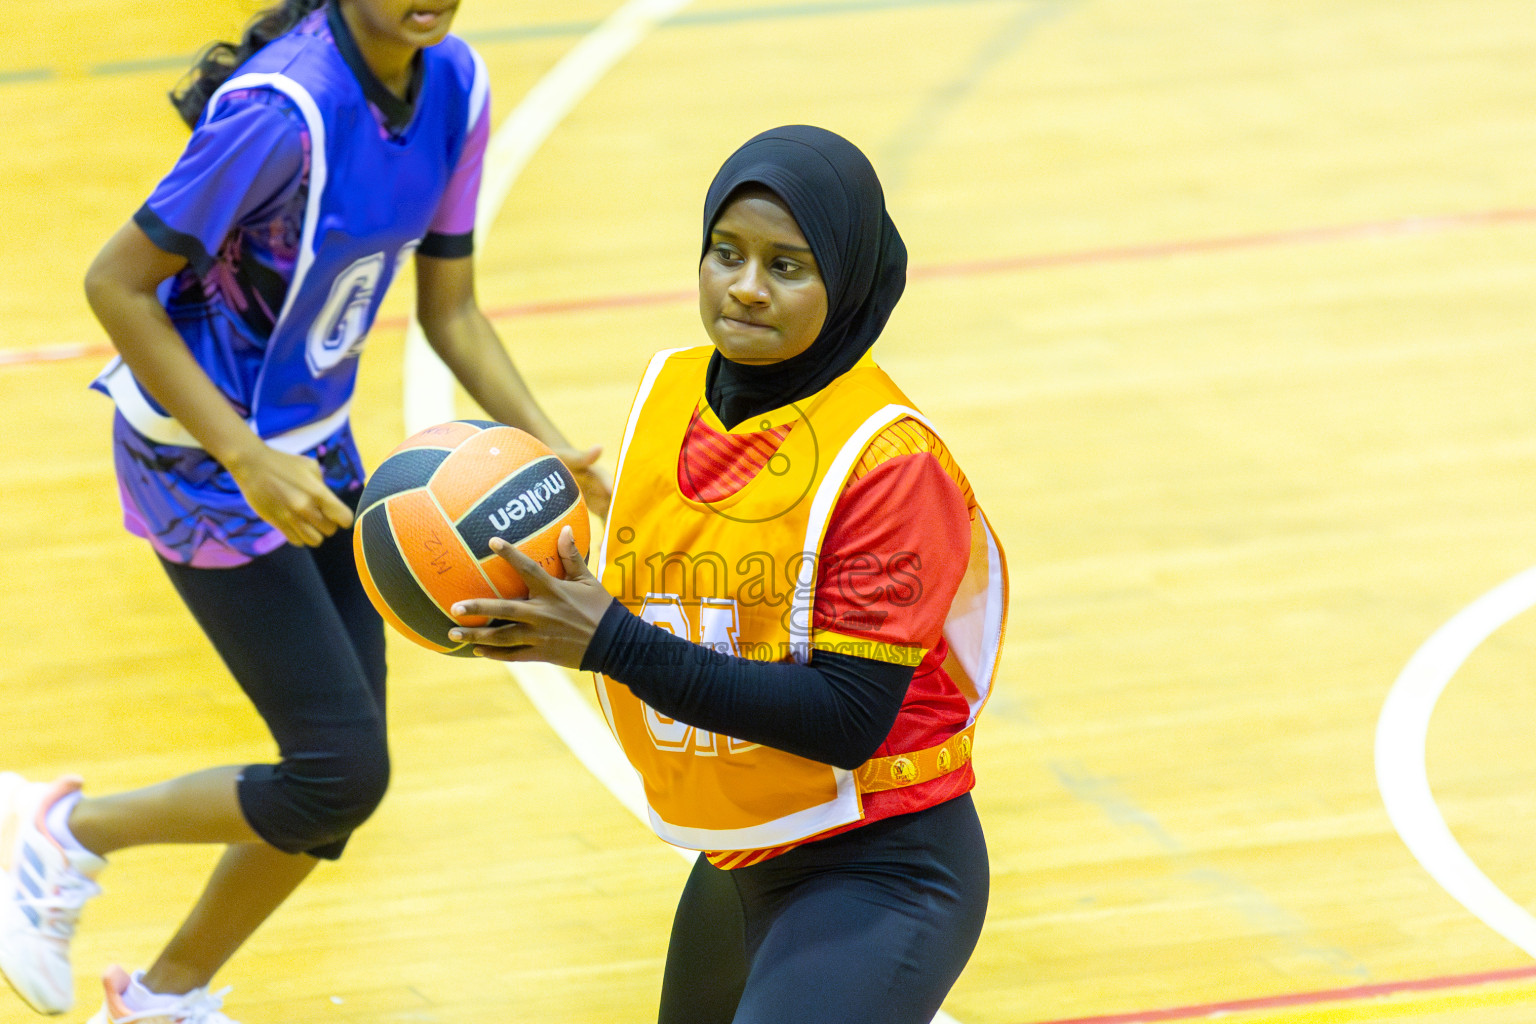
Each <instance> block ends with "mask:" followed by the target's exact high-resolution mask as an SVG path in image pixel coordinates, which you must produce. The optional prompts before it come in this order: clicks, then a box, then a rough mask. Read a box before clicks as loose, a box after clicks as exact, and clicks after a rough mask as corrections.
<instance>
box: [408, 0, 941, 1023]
mask: <svg viewBox="0 0 1536 1024" xmlns="http://www.w3.org/2000/svg"><path fill="white" fill-rule="evenodd" d="M688 2H689V0H629V2H628V3H626V4H625V5H624V6H622V7H620V8H619V9H618V10H617V11H615V12H614V13H613V14H612V15H610V16H609V17H608V19H607V20H606V21H604V22H603V23H602V24H601V25H599V26H598V27H597V28H595V29H593V30H592V31H591V32H590V33H588V34H587V35H586V36H585V37H584V38H583V39H582V40H581V41H580V42H579V43H577V44H576V45H575V46H574V47H572V48H571V50H570V52H568V53H567V54H566V55H565V56H564V57H562V58H561V59H560V61H559V62H558V63H557V64H556V65H555V66H554V67H553V68H551V69H550V70H549V72H548V73H547V74H546V75H545V76H544V77H543V78H541V79H540V80H539V81H538V83H537V84H536V85H534V87H533V88H532V89H530V90H529V91H528V93H527V95H525V96H524V97H523V99H522V101H521V102H519V103H518V105H517V108H516V109H514V110H513V111H512V113H510V114H508V115H507V117H506V119H505V120H504V121H502V123H501V124H500V125H498V126H497V128H496V131H495V133H494V134H493V135H492V136H491V140H490V143H489V144H488V145H487V147H486V153H485V170H484V172H483V177H482V179H481V183H480V200H479V206H478V209H477V211H476V215H475V235H476V237H478V238H482V239H483V238H486V237H487V236H489V234H490V231H491V226H492V224H493V223H494V222H495V220H496V216H497V214H499V213H500V212H501V207H502V205H503V204H504V203H505V202H506V199H507V196H508V194H509V193H510V192H511V191H512V185H513V183H514V182H516V180H517V176H518V175H519V174H521V173H522V170H523V168H524V167H525V166H527V164H528V161H529V160H530V159H531V158H532V157H533V155H534V154H535V153H536V152H537V151H538V149H539V147H540V146H541V145H543V144H544V141H545V140H546V139H547V138H549V135H550V133H551V132H553V131H554V130H555V128H556V127H557V126H558V125H559V124H560V122H561V121H562V120H564V118H565V116H566V114H568V113H570V111H571V110H572V109H573V108H574V107H575V106H576V104H577V103H579V102H580V101H581V100H582V98H583V97H585V96H586V94H587V93H588V92H589V91H591V89H592V87H593V86H594V85H596V84H597V83H598V81H599V80H601V79H602V77H603V75H605V74H607V73H608V71H609V69H611V68H612V67H613V66H614V65H615V64H617V63H618V62H619V61H620V60H621V59H623V57H624V55H625V54H627V53H629V51H630V50H632V49H634V47H635V46H636V45H637V44H638V43H639V42H640V41H641V40H642V39H644V38H645V36H646V35H647V34H649V33H650V32H651V31H652V30H653V29H654V28H655V27H656V26H657V25H658V24H660V23H661V22H662V21H665V20H666V19H667V18H669V17H671V16H672V15H674V14H676V13H677V12H678V11H680V10H682V9H683V8H684V7H686V6H687V5H688ZM403 390H404V393H403V395H402V402H403V406H404V418H405V432H406V435H407V436H409V435H411V434H414V433H415V432H416V431H418V430H423V429H425V428H427V427H430V426H432V425H433V424H436V423H442V422H444V421H446V420H451V419H455V418H456V417H457V412H456V410H455V408H454V380H453V375H452V373H450V372H449V370H448V368H447V367H446V366H444V365H443V363H442V361H441V360H440V359H438V358H437V355H436V353H434V352H433V351H432V349H431V347H430V346H428V345H427V340H426V338H425V337H424V336H423V335H422V333H421V325H420V324H418V323H417V322H416V318H415V317H414V316H413V317H412V318H411V322H410V326H409V327H408V328H407V329H406V337H405V357H404V388H403ZM506 665H507V670H508V671H509V672H510V673H511V674H512V678H513V679H514V680H515V681H516V682H517V685H518V686H519V687H520V688H521V689H522V691H523V693H524V694H525V695H527V697H528V700H529V702H530V703H532V704H533V706H534V708H535V709H536V710H537V711H538V712H539V714H540V715H542V716H543V717H544V720H545V721H547V722H548V723H549V725H550V727H551V728H552V729H554V731H555V734H556V735H558V736H559V737H560V739H561V740H562V741H563V742H564V743H565V745H566V746H568V747H570V748H571V752H572V753H573V754H575V755H576V758H577V760H579V761H580V762H581V763H582V765H583V766H584V767H585V768H586V769H587V770H588V771H589V772H591V773H592V774H593V776H595V777H596V778H597V780H598V781H599V782H601V783H602V784H603V785H604V786H606V787H607V788H608V790H609V791H610V792H612V793H613V795H614V796H615V797H616V798H617V799H618V801H619V802H620V803H621V804H623V805H624V807H625V808H626V809H627V810H628V811H629V812H630V813H631V814H633V815H634V816H635V817H637V818H639V819H640V820H641V821H642V822H643V823H644V824H645V826H646V828H650V814H649V812H648V811H647V809H646V805H645V795H644V791H643V790H642V788H641V785H640V778H639V776H638V775H637V774H636V773H635V770H634V769H633V768H632V767H630V764H629V760H628V759H627V758H626V757H625V756H624V752H623V751H622V750H621V749H620V748H619V745H618V742H617V741H616V740H614V738H613V734H612V733H611V732H609V730H608V724H607V723H606V722H605V721H603V719H602V717H601V716H600V715H599V714H598V713H597V712H596V711H595V710H593V708H592V706H591V705H590V704H588V703H587V702H586V701H585V700H584V699H583V698H582V696H581V694H580V693H579V692H578V691H577V690H576V687H575V685H574V683H573V677H572V674H571V673H570V672H568V671H566V670H564V669H560V668H556V667H554V666H553V665H543V664H530V665H513V664H510V663H506ZM673 849H676V850H677V852H678V853H679V854H681V855H682V856H683V858H684V859H686V860H688V861H690V862H691V861H693V860H695V859H696V858H697V857H698V854H697V852H695V851H693V850H682V849H678V848H677V847H673ZM933 1024H959V1021H957V1020H955V1018H953V1017H951V1016H950V1015H949V1014H947V1013H945V1012H944V1011H943V1010H940V1011H939V1012H938V1013H937V1014H936V1015H935V1016H934V1018H933Z"/></svg>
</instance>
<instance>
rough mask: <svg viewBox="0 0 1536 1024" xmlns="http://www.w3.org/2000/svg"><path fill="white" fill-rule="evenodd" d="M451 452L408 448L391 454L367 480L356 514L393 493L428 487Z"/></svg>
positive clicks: (437, 449)
mask: <svg viewBox="0 0 1536 1024" xmlns="http://www.w3.org/2000/svg"><path fill="white" fill-rule="evenodd" d="M450 451H452V449H449V448H407V449H406V450H405V451H403V452H396V453H395V454H393V455H391V456H390V457H389V458H387V459H385V460H384V461H383V462H381V463H379V468H378V469H376V470H374V471H373V475H372V476H370V477H369V478H368V484H367V486H365V487H364V488H363V497H362V500H361V501H360V502H358V506H357V511H358V512H359V513H363V512H366V511H368V509H369V508H370V507H371V506H373V505H377V504H378V503H379V502H381V501H383V500H384V499H385V498H387V497H389V496H390V495H392V494H399V493H400V492H401V491H409V490H414V489H415V488H417V487H425V486H426V485H427V481H428V480H430V479H432V473H433V471H434V470H436V469H437V467H438V466H441V465H442V464H443V460H444V459H446V458H447V457H448V455H449V452H450Z"/></svg>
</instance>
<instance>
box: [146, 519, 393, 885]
mask: <svg viewBox="0 0 1536 1024" xmlns="http://www.w3.org/2000/svg"><path fill="white" fill-rule="evenodd" d="M161 562H162V563H163V564H164V565H165V571H166V572H167V573H168V574H169V575H170V578H171V583H172V584H173V585H174V586H175V587H176V590H177V592H178V593H180V594H181V598H182V600H183V601H185V602H186V604H187V607H188V608H189V609H191V611H192V615H193V617H194V618H196V619H197V623H198V625H200V626H201V627H202V628H203V632H204V633H206V634H208V639H209V640H211V641H213V646H214V647H215V648H216V649H217V650H218V652H219V655H220V657H222V658H223V659H224V664H225V665H227V666H228V667H229V670H230V672H231V673H233V674H234V677H235V680H236V681H237V682H238V683H239V684H240V688H241V689H242V690H244V691H245V693H246V696H248V697H250V699H251V702H252V703H253V704H255V705H256V710H257V711H258V712H260V714H261V717H262V719H263V720H264V721H265V722H266V723H267V728H268V729H270V730H271V732H272V737H273V739H275V740H277V747H278V752H279V754H280V755H281V757H282V761H281V763H279V764H275V765H267V764H257V765H250V766H247V767H246V769H245V770H244V772H243V773H242V775H241V778H240V784H239V790H238V791H239V797H240V810H241V813H243V814H244V815H245V820H246V821H247V822H248V823H249V824H250V826H251V828H252V829H254V830H255V832H256V834H257V835H259V836H261V838H263V839H265V840H266V841H267V842H268V843H270V844H272V845H273V846H275V847H276V848H277V849H279V850H282V851H284V852H286V853H309V854H311V855H312V856H315V857H321V858H324V859H326V860H335V859H336V858H337V857H339V856H341V851H342V848H343V847H344V846H346V842H347V837H348V836H350V835H351V834H352V830H353V829H355V828H357V826H359V825H361V824H362V823H363V822H364V821H366V820H367V819H368V816H369V815H371V814H372V813H373V811H374V808H376V807H377V806H378V805H379V801H380V800H382V799H383V798H384V790H385V789H386V788H387V787H388V785H389V748H388V745H387V743H386V739H385V732H384V623H383V620H381V619H380V618H379V615H378V613H377V612H376V611H374V609H373V606H372V605H371V604H370V603H369V601H368V595H367V594H366V593H365V592H364V590H363V587H362V584H361V583H360V582H359V581H358V577H357V568H356V565H355V563H354V562H353V558H352V531H351V530H339V531H337V532H336V534H334V535H333V536H331V537H329V538H327V540H326V541H325V543H323V544H321V545H320V546H319V547H318V548H300V547H294V546H293V545H287V544H285V545H284V546H283V547H281V548H278V549H277V550H276V551H274V552H272V553H271V554H268V555H263V556H261V557H260V558H257V559H255V560H253V561H251V562H249V563H247V564H245V565H242V566H238V567H236V568H233V569H193V568H189V567H188V566H185V565H178V564H176V563H173V562H166V561H165V560H164V559H161Z"/></svg>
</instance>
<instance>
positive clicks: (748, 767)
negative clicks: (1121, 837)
mask: <svg viewBox="0 0 1536 1024" xmlns="http://www.w3.org/2000/svg"><path fill="white" fill-rule="evenodd" d="M711 352H712V349H710V348H708V347H704V348H699V349H692V350H685V351H679V352H672V353H661V354H660V355H658V356H657V357H656V358H655V359H654V360H653V361H652V363H651V366H650V367H649V368H648V370H647V372H646V375H645V378H644V380H643V381H642V383H641V387H640V393H639V395H638V396H637V398H636V400H635V405H634V407H633V408H632V410H631V413H630V419H629V424H628V426H627V429H626V433H625V440H624V444H623V447H622V449H621V451H620V464H619V470H618V480H617V483H616V486H615V491H614V503H613V509H612V511H611V512H610V515H609V519H608V530H607V535H606V537H605V539H604V544H603V553H602V556H601V575H602V579H603V582H604V585H605V586H606V587H607V588H608V589H609V591H610V592H611V593H613V594H614V595H615V596H616V597H618V598H619V599H620V600H621V601H623V602H624V603H625V604H626V606H627V607H629V608H630V610H631V611H634V612H635V613H636V614H638V615H640V616H641V617H642V618H645V619H646V620H647V621H650V622H652V623H654V624H656V625H658V626H661V627H662V628H665V629H668V630H669V631H671V632H673V633H675V634H678V635H681V636H685V637H688V638H689V639H691V640H693V641H694V642H696V643H702V644H707V645H710V646H714V647H716V648H717V649H720V650H724V651H727V652H729V653H732V654H735V655H738V656H742V657H750V658H756V659H760V660H769V661H777V660H786V659H794V660H797V661H800V662H804V661H805V660H806V659H808V658H809V656H810V652H811V650H812V649H814V648H818V647H820V648H826V649H831V650H836V651H839V652H841V653H845V654H851V655H855V656H859V657H865V658H874V659H877V660H882V661H890V662H896V663H900V664H905V665H911V666H913V667H914V669H915V674H914V677H913V680H912V684H911V686H910V687H909V689H908V693H907V696H906V699H905V702H904V703H903V706H902V709H901V712H900V714H899V715H898V718H897V721H896V725H895V726H894V727H893V729H892V730H891V732H890V734H889V736H888V737H887V739H886V741H885V743H884V745H883V746H882V748H881V749H880V750H879V751H877V754H876V756H875V757H874V758H873V759H872V760H870V761H869V762H867V763H866V764H864V765H862V766H860V767H859V768H857V769H854V770H853V771H845V770H843V769H839V768H836V767H833V766H831V765H826V764H821V763H819V762H815V761H811V760H808V759H805V758H801V757H797V756H795V755H792V754H788V753H786V752H784V751H780V750H775V749H773V748H769V747H763V746H759V745H756V744H751V743H746V742H743V741H740V740H736V739H734V738H732V737H728V736H715V735H712V734H710V733H707V732H704V731H702V730H699V729H696V728H694V727H692V726H688V725H686V724H685V723H681V722H675V721H672V720H670V719H667V718H666V717H665V716H662V715H660V714H659V713H658V712H656V711H655V710H654V709H651V708H649V707H648V706H646V705H645V704H644V703H643V702H641V701H640V700H639V699H638V698H636V697H635V696H634V695H633V694H632V693H630V691H629V690H628V688H627V687H624V686H623V685H622V684H620V683H617V682H616V681H613V680H609V679H605V678H600V679H599V681H598V693H599V697H600V699H601V701H602V704H603V708H604V712H605V714H606V715H607V717H608V721H609V725H610V727H612V729H613V731H614V735H615V736H616V737H617V738H618V740H619V742H620V744H621V745H622V746H623V748H624V750H625V753H626V754H627V756H628V757H629V759H630V761H631V763H632V764H633V765H634V766H635V768H636V769H637V771H638V772H639V774H640V776H641V778H642V780H643V782H644V787H645V792H646V798H647V802H648V804H649V806H650V816H651V821H652V824H653V826H654V827H655V828H656V831H657V833H658V834H659V835H660V836H661V837H662V838H663V839H666V840H667V841H669V842H672V843H674V844H676V845H679V846H684V847H690V848H694V849H701V850H710V851H715V852H714V853H711V855H710V859H711V860H712V861H714V862H716V863H717V864H720V865H721V866H723V867H738V866H742V865H744V864H746V863H754V862H756V861H758V860H761V859H764V858H765V857H766V856H771V855H772V854H773V853H776V852H779V850H780V849H782V848H784V847H786V846H787V845H791V844H794V843H797V842H800V841H802V840H805V839H807V838H809V837H812V836H819V835H823V834H826V833H829V832H832V831H837V830H841V829H843V828H847V827H852V826H854V825H856V824H859V823H862V822H864V821H869V820H874V819H875V818H880V817H886V816H889V815H892V814H899V813H905V812H907V811H912V810H917V809H919V808H921V807H925V806H930V805H932V804H935V803H939V802H941V801H943V800H947V799H950V798H951V797H953V796H956V795H958V794H959V793H962V792H965V791H966V790H967V789H969V788H970V787H971V785H972V784H973V782H974V776H973V774H972V772H971V767H970V763H969V761H970V753H971V738H972V729H973V727H974V723H975V719H976V715H977V713H979V711H980V710H981V707H982V705H983V704H984V703H985V701H986V698H987V694H988V691H989V690H990V687H991V682H992V678H993V675H994V672H995V667H996V660H997V653H998V648H999V646H1000V644H1001V638H1002V628H1003V620H1004V613H1005V610H1006V600H1007V591H1006V572H1005V567H1004V562H1003V554H1002V550H1001V548H1000V547H999V546H998V544H997V541H996V538H995V537H994V536H993V534H992V531H991V529H990V527H989V526H988V524H987V521H986V517H985V515H984V514H983V513H982V511H981V509H980V508H979V507H978V506H977V504H976V502H975V498H974V496H973V495H972V494H971V490H970V487H969V484H968V483H967V482H966V480H965V477H964V475H963V474H962V473H961V472H960V470H959V468H958V466H956V465H955V463H954V460H953V459H952V458H951V457H950V455H949V452H948V450H947V449H946V448H945V447H944V445H943V443H942V441H941V440H940V439H939V437H938V435H937V433H936V432H935V431H934V430H933V428H932V426H931V425H930V424H928V422H927V421H926V420H925V419H924V418H923V417H922V415H921V414H920V413H918V412H917V411H916V410H915V409H913V408H912V407H911V404H910V403H909V402H908V401H907V399H906V397H905V396H904V395H903V394H902V393H901V392H900V390H899V389H897V387H896V386H895V384H894V383H892V382H891V380H890V378H889V377H887V376H886V375H885V374H884V372H883V371H881V370H880V369H879V368H878V367H877V366H875V364H874V363H873V361H872V360H870V359H868V358H867V357H866V358H865V360H863V361H861V362H860V364H859V365H858V366H856V367H855V368H854V369H853V370H851V371H849V372H848V373H846V374H844V375H843V376H841V377H839V378H838V379H837V380H836V381H834V382H833V384H831V385H830V386H828V387H827V388H826V389H825V390H823V391H821V392H819V393H818V394H816V395H813V396H811V397H809V398H807V399H804V400H802V401H801V402H799V403H794V404H792V405H791V406H788V407H786V408H784V409H780V410H775V411H773V412H771V413H768V414H766V415H765V416H761V417H755V418H754V420H753V421H751V422H748V423H745V424H741V425H739V426H738V428H737V429H736V430H734V431H726V430H725V429H724V427H723V426H722V425H721V424H720V423H719V421H718V420H717V419H715V418H714V416H713V414H712V413H711V412H710V411H709V409H708V406H707V404H705V403H704V402H703V401H702V396H703V393H704V372H705V368H706V366H707V364H708V359H709V355H710V353H711ZM907 456H921V458H908V457H907ZM893 496H902V497H903V499H904V500H903V501H902V504H901V505H900V506H899V507H893V505H892V498H893ZM957 509H960V510H963V512H960V513H959V514H956V510H957ZM946 510H947V511H946ZM924 554H926V555H927V557H926V559H924V558H923V557H922V556H923V555H924ZM936 554H937V556H938V557H935V555H936ZM946 556H947V557H946ZM925 587H926V588H927V589H928V591H929V593H928V595H927V599H926V600H924V596H925V594H924V590H925ZM951 594H952V595H953V597H952V599H948V595H951Z"/></svg>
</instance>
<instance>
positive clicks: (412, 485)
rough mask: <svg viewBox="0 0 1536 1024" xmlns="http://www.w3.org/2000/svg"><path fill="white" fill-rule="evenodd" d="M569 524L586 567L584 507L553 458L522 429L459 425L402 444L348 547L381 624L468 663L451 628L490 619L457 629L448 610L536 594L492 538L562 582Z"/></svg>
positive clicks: (372, 482)
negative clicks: (561, 546)
mask: <svg viewBox="0 0 1536 1024" xmlns="http://www.w3.org/2000/svg"><path fill="white" fill-rule="evenodd" d="M565 526H569V527H570V528H571V529H572V531H574V533H575V535H576V547H577V548H578V549H579V550H580V551H581V554H582V557H586V553H587V547H588V544H589V542H590V540H591V530H590V527H589V525H588V523H587V506H586V503H585V502H584V501H582V499H581V490H580V489H579V488H578V487H577V486H576V480H575V478H574V477H572V476H571V471H570V470H568V469H566V467H565V464H564V463H563V462H561V461H560V460H559V459H558V458H556V457H555V453H554V452H552V451H550V450H549V448H548V447H547V446H546V445H544V444H543V442H541V441H539V440H538V439H537V438H535V437H534V436H532V435H531V434H528V433H525V432H524V431H521V430H518V429H517V428H516V427H509V426H506V425H504V424H501V423H490V422H487V421H484V420H453V421H451V422H449V423H440V424H438V425H437V426H435V427H428V428H427V429H426V430H423V431H421V432H420V433H417V434H413V435H412V436H410V437H408V438H406V439H405V441H403V442H402V443H401V444H400V446H399V447H398V448H396V449H395V450H394V451H392V452H390V453H389V455H388V456H387V457H386V458H385V459H384V461H383V462H382V463H380V464H379V468H378V469H376V470H374V471H373V475H372V476H371V477H369V478H368V485H367V486H366V487H364V488H363V498H362V502H361V503H360V504H359V505H358V508H357V522H356V525H355V527H354V530H353V534H352V549H353V552H354V554H355V555H356V556H357V571H358V573H359V575H361V576H362V579H363V588H364V589H365V590H366V591H367V592H368V597H369V598H370V599H371V600H372V601H373V606H374V607H375V608H377V609H378V610H379V614H380V615H382V616H384V621H385V622H388V623H389V624H390V625H391V626H393V627H394V628H395V629H397V630H399V631H400V632H401V633H403V634H404V635H405V636H407V637H409V638H410V639H411V640H414V641H415V642H416V643H418V644H420V645H421V646H423V647H426V648H428V649H429V650H433V651H438V652H440V653H443V654H453V655H457V656H460V657H468V656H470V655H471V654H472V653H473V652H472V649H471V645H469V644H463V643H455V642H454V641H452V640H450V639H448V630H449V629H451V628H452V627H453V626H455V625H460V626H481V625H484V624H485V622H486V619H485V618H484V617H483V616H476V615H470V616H464V617H462V618H460V619H455V618H453V617H452V616H451V615H449V613H448V609H449V608H451V607H453V605H454V603H455V602H457V601H465V600H469V599H472V598H498V597H500V598H520V597H526V596H527V595H528V588H527V587H526V586H525V585H524V584H523V580H522V577H520V576H518V574H517V572H516V571H515V570H514V569H513V568H512V566H510V565H508V564H507V562H506V561H505V560H504V559H502V558H501V556H500V555H497V554H495V553H494V552H493V551H491V538H493V537H500V538H502V539H503V540H505V541H506V542H507V543H509V544H512V545H514V546H516V547H517V549H518V550H520V551H522V552H523V553H524V554H526V555H527V556H528V557H529V558H532V559H533V560H534V561H535V562H538V563H539V564H540V565H542V566H543V567H544V570H545V571H546V572H548V573H549V574H550V575H551V576H559V577H563V576H564V575H565V572H564V569H563V567H562V566H561V563H560V554H559V552H558V551H557V550H556V549H555V541H556V539H557V538H558V537H559V536H560V530H561V528H562V527H565Z"/></svg>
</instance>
